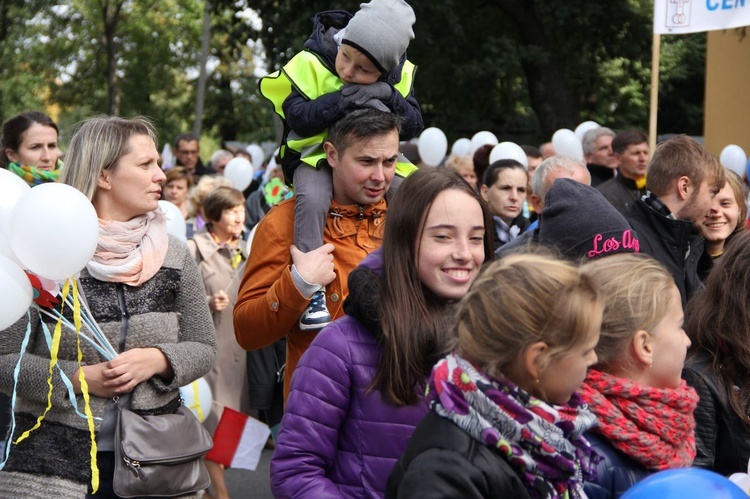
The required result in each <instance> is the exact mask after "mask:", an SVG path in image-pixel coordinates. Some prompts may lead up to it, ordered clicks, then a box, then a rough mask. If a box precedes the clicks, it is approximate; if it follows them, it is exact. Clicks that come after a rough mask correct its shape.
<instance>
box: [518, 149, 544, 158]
mask: <svg viewBox="0 0 750 499" xmlns="http://www.w3.org/2000/svg"><path fill="white" fill-rule="evenodd" d="M521 149H522V150H523V153H524V154H525V155H526V156H528V157H530V158H539V159H541V158H542V151H540V150H539V148H538V147H534V146H521Z"/></svg>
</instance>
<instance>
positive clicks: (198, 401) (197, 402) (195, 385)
mask: <svg viewBox="0 0 750 499" xmlns="http://www.w3.org/2000/svg"><path fill="white" fill-rule="evenodd" d="M191 385H193V405H192V406H191V407H189V408H190V409H193V408H194V409H195V412H196V413H197V414H196V415H197V416H198V421H203V420H204V419H206V417H205V416H204V415H203V408H202V407H201V399H200V394H199V392H198V382H197V381H193V382H192V383H191Z"/></svg>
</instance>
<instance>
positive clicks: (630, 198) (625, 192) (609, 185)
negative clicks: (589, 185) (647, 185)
mask: <svg viewBox="0 0 750 499" xmlns="http://www.w3.org/2000/svg"><path fill="white" fill-rule="evenodd" d="M592 181H593V179H592ZM597 189H598V190H599V192H601V193H602V194H604V197H605V198H607V201H609V202H610V203H611V204H612V206H614V207H615V208H617V211H619V212H620V213H622V214H623V215H627V212H628V210H629V209H630V207H631V206H632V205H633V204H635V201H636V200H637V199H640V198H641V196H643V195H644V194H646V190H645V189H642V190H639V189H638V188H637V187H636V186H635V180H631V179H629V178H627V177H625V176H624V175H617V176H616V177H615V178H613V179H609V180H607V181H606V182H604V183H602V184H599V185H598V186H597Z"/></svg>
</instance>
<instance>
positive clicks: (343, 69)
mask: <svg viewBox="0 0 750 499" xmlns="http://www.w3.org/2000/svg"><path fill="white" fill-rule="evenodd" d="M336 73H337V74H338V75H339V78H341V81H343V82H344V83H357V84H359V85H370V84H371V83H375V82H376V81H378V78H380V75H381V73H380V71H379V70H378V68H376V67H375V64H373V63H372V61H371V60H370V58H369V57H367V56H366V55H365V54H363V53H362V52H360V51H359V50H357V49H355V48H354V47H352V46H350V45H346V44H342V45H341V47H339V51H338V54H336Z"/></svg>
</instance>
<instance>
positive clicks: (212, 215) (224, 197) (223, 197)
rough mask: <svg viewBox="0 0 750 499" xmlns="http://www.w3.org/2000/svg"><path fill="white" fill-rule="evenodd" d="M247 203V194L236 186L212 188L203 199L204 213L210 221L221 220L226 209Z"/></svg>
mask: <svg viewBox="0 0 750 499" xmlns="http://www.w3.org/2000/svg"><path fill="white" fill-rule="evenodd" d="M240 205H242V206H244V205H245V196H243V195H242V192H240V191H238V190H237V189H235V188H234V187H227V186H220V187H217V188H216V189H214V190H212V191H211V192H209V193H208V195H207V196H206V199H204V200H203V214H204V215H205V217H206V220H208V221H209V222H218V221H219V220H221V214H222V213H223V212H224V210H231V209H232V208H234V207H235V206H240Z"/></svg>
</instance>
